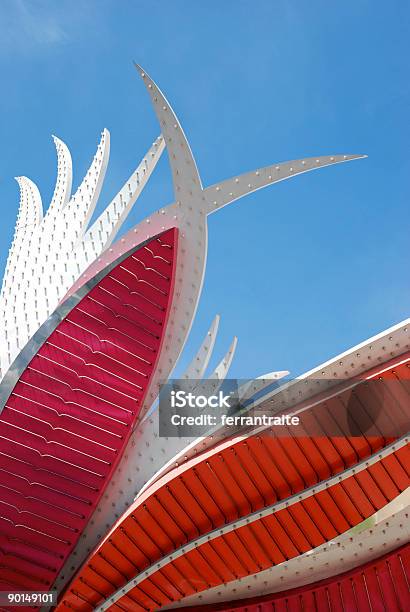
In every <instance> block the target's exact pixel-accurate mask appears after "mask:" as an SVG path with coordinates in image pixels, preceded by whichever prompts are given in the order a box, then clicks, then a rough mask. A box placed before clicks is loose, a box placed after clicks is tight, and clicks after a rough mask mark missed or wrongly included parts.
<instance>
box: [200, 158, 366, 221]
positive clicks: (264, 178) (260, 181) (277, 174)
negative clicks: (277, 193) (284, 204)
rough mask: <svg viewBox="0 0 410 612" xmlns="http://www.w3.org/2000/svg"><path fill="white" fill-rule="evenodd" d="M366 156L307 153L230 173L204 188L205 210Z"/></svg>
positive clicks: (211, 209) (215, 208) (210, 211)
mask: <svg viewBox="0 0 410 612" xmlns="http://www.w3.org/2000/svg"><path fill="white" fill-rule="evenodd" d="M366 157H367V155H326V156H323V157H308V158H306V159H298V160H293V161H288V162H282V163H280V164H275V165H272V166H266V167H265V168H261V169H259V170H254V171H252V172H247V173H245V174H241V175H240V176H236V177H232V178H230V179H228V180H226V181H222V182H221V183H216V184H215V185H212V186H211V187H207V188H206V189H204V195H205V197H206V200H207V213H208V214H210V213H212V212H215V210H219V209H220V208H222V207H223V206H226V205H227V204H230V203H231V202H234V201H235V200H238V199H239V198H242V197H243V196H245V195H247V194H248V193H253V192H254V191H257V190H258V189H262V188H263V187H268V186H269V185H273V183H278V182H279V181H284V180H285V179H289V178H292V177H293V176H297V175H298V174H303V173H304V172H309V171H310V170H317V169H318V168H324V167H326V166H332V165H333V164H341V163H343V162H348V161H352V160H355V159H363V158H366Z"/></svg>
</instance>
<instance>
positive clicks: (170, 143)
mask: <svg viewBox="0 0 410 612" xmlns="http://www.w3.org/2000/svg"><path fill="white" fill-rule="evenodd" d="M135 67H136V69H137V70H138V72H139V73H140V75H141V77H142V80H143V81H144V84H145V86H146V88H147V90H148V93H149V95H150V97H151V101H152V105H153V107H154V111H155V113H156V115H157V118H158V121H159V124H160V127H161V132H162V133H163V135H164V138H165V143H166V145H167V149H168V155H169V163H170V166H171V171H172V180H173V183H174V193H175V199H176V200H179V201H181V202H185V201H186V199H187V198H188V199H191V197H192V195H193V194H198V192H200V191H202V183H201V179H200V176H199V172H198V168H197V166H196V163H195V159H194V156H193V155H192V151H191V147H190V146H189V143H188V140H187V138H186V136H185V134H184V131H183V129H182V127H181V124H180V123H179V121H178V119H177V116H176V114H175V113H174V111H173V109H172V107H171V105H170V104H169V102H168V100H167V99H166V98H165V96H164V94H163V93H162V91H161V90H160V89H159V87H158V85H157V84H156V83H155V82H154V81H153V80H152V79H151V77H150V76H149V75H148V74H147V72H146V71H145V70H144V69H143V68H141V66H138V64H135Z"/></svg>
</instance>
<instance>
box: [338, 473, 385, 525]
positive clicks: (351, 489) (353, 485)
mask: <svg viewBox="0 0 410 612" xmlns="http://www.w3.org/2000/svg"><path fill="white" fill-rule="evenodd" d="M336 486H337V485H336ZM341 486H342V487H343V489H344V490H345V491H346V493H347V495H348V496H349V497H350V499H351V500H352V502H353V504H354V505H355V506H356V508H357V510H358V511H359V513H360V514H361V516H362V517H363V518H364V519H365V518H368V517H369V516H370V515H371V514H373V513H374V511H375V510H377V508H375V507H374V506H373V505H372V504H371V503H370V501H369V499H368V498H367V497H366V495H365V493H363V490H362V488H361V487H360V486H359V484H358V483H357V481H356V480H355V479H354V478H353V477H350V478H347V479H346V480H343V481H342V483H341ZM334 488H336V487H330V489H329V491H331V490H332V489H334Z"/></svg>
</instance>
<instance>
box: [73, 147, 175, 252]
mask: <svg viewBox="0 0 410 612" xmlns="http://www.w3.org/2000/svg"><path fill="white" fill-rule="evenodd" d="M164 148H165V142H164V138H163V137H162V136H159V137H158V138H157V140H156V141H155V142H154V144H153V145H152V147H151V148H150V149H149V151H148V152H147V153H146V155H145V157H144V158H143V160H142V161H141V163H140V164H139V166H138V168H137V169H136V170H135V171H134V172H133V173H132V174H131V176H130V177H129V179H128V180H127V181H126V183H124V185H123V186H122V188H121V189H120V191H119V192H118V193H117V195H116V196H115V198H114V199H113V200H112V202H111V203H110V204H109V205H108V206H107V208H106V209H105V210H104V212H103V213H101V215H100V216H99V217H98V219H97V220H96V221H95V222H94V223H93V225H92V226H91V227H90V229H89V230H88V232H87V233H86V235H85V236H84V241H85V242H93V243H94V245H95V253H94V255H95V256H96V257H97V256H98V255H100V253H101V251H103V249H105V248H107V247H108V246H110V244H111V243H112V241H113V240H114V238H115V236H116V234H117V232H118V230H119V229H120V228H121V226H122V224H123V223H124V221H125V219H126V218H127V215H128V214H129V212H130V211H131V209H132V207H133V205H134V204H135V201H136V200H137V198H138V197H139V195H140V194H141V192H142V190H143V189H144V187H145V185H146V184H147V182H148V179H149V178H150V176H151V174H152V172H153V170H154V168H155V166H156V165H157V163H158V161H159V159H160V157H161V155H162V152H163V151H164Z"/></svg>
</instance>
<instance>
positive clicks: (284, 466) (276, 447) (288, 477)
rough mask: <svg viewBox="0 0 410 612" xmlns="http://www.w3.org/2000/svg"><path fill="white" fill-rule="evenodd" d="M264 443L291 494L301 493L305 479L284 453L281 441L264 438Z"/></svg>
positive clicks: (268, 437)
mask: <svg viewBox="0 0 410 612" xmlns="http://www.w3.org/2000/svg"><path fill="white" fill-rule="evenodd" d="M263 442H264V446H265V448H267V450H268V452H269V454H270V456H271V458H272V461H273V462H274V463H275V464H276V466H277V467H278V469H279V471H280V473H281V474H282V476H283V478H284V480H285V481H286V482H287V483H288V485H289V487H290V490H291V492H294V491H300V490H301V489H303V487H304V482H303V479H302V477H301V475H300V473H299V471H298V470H297V469H296V468H295V466H294V465H293V463H292V461H291V460H290V459H289V457H288V456H287V455H286V453H285V452H284V449H283V447H282V446H281V444H280V442H279V440H278V439H277V438H273V437H270V436H264V438H263Z"/></svg>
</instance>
